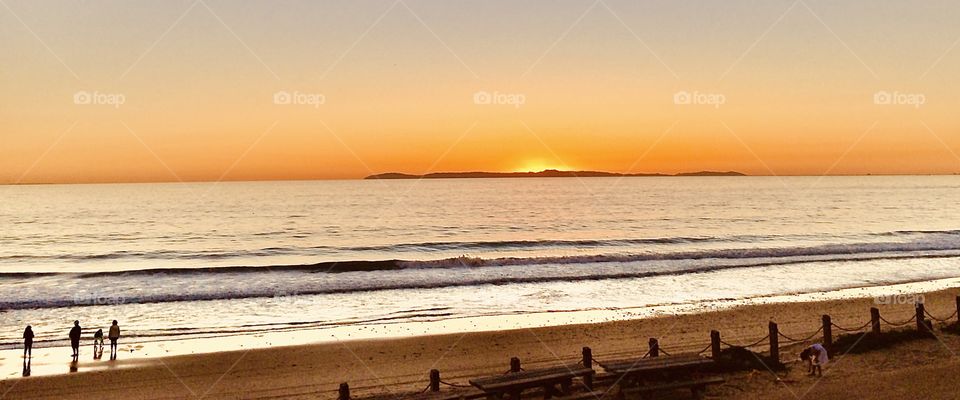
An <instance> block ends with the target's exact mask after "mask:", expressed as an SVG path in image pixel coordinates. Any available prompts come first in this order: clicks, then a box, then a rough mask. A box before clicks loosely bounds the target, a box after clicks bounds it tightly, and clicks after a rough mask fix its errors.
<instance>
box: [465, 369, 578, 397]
mask: <svg viewBox="0 0 960 400" xmlns="http://www.w3.org/2000/svg"><path fill="white" fill-rule="evenodd" d="M594 373H595V371H594V370H593V368H587V367H583V366H580V365H574V366H560V367H552V368H545V369H538V370H531V371H518V372H512V371H511V372H508V373H506V374H504V375H499V376H490V377H485V378H479V379H472V380H470V384H471V385H473V386H474V387H476V388H477V389H480V390H482V391H483V392H484V393H486V394H487V398H488V399H502V398H503V397H504V395H509V396H510V398H511V399H513V400H519V399H520V396H521V394H522V393H523V391H524V390H528V389H537V388H542V389H543V393H544V399H550V398H552V397H553V396H566V395H569V394H570V388H571V387H572V386H573V380H574V378H582V377H587V376H591V377H592V376H593V374H594ZM557 385H559V386H560V389H559V390H557V388H556V386H557Z"/></svg>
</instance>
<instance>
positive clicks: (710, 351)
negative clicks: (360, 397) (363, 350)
mask: <svg viewBox="0 0 960 400" xmlns="http://www.w3.org/2000/svg"><path fill="white" fill-rule="evenodd" d="M956 302H957V308H956V310H954V312H953V313H952V314H950V315H949V316H946V317H943V318H939V317H937V316H935V315H933V314H932V313H930V312H929V311H927V310H926V308H925V307H924V305H923V304H922V303H918V304H916V313H915V314H914V315H913V316H912V317H910V318H909V319H907V320H905V321H890V320H888V319H886V318H884V317H883V316H882V315H880V311H879V309H878V308H876V307H873V308H871V309H870V320H869V321H867V322H865V323H864V324H862V325H860V326H857V327H844V326H841V325H838V324H836V323H833V322H832V320H831V318H830V316H829V315H823V316H822V317H823V318H822V324H821V326H820V327H819V328H818V329H817V330H816V331H814V332H812V333H809V334H805V335H804V336H803V337H794V336H791V335H787V334H785V333H783V332H780V330H779V328H778V326H777V324H776V323H775V322H773V321H770V323H769V333H768V334H767V335H766V336H764V337H762V338H759V339H756V340H753V341H751V342H750V343H748V344H736V343H730V342H728V341H726V340H723V339H722V338H721V336H720V332H719V331H716V330H714V331H711V332H710V343H709V344H707V345H706V347H703V348H702V349H701V350H699V351H696V352H692V350H691V349H690V348H691V347H695V346H696V345H691V344H683V345H681V346H675V347H673V352H677V355H680V354H681V353H682V354H687V355H698V356H703V355H704V354H707V357H710V358H714V359H715V360H718V358H717V357H719V356H720V355H721V352H720V351H721V346H727V347H728V348H739V349H747V348H752V347H756V346H759V345H761V344H763V343H764V342H767V343H768V344H769V346H770V359H772V360H775V361H777V362H779V361H778V360H779V359H780V346H781V345H783V344H787V345H794V344H798V343H805V342H809V341H812V340H815V339H816V338H817V337H818V336H822V337H823V339H822V340H823V341H822V343H823V344H824V346H825V347H827V348H828V349H830V348H832V346H833V343H834V342H833V340H834V331H833V330H832V329H836V330H838V331H841V332H863V333H864V334H866V333H869V332H864V330H867V329H868V328H870V329H872V332H873V333H874V334H880V333H881V322H882V323H884V324H886V325H888V326H893V327H902V326H906V325H909V324H911V323H916V324H917V330H918V332H921V333H926V334H928V335H929V334H932V332H933V327H932V325H931V322H930V321H931V320H933V321H938V322H942V323H948V322H950V321H951V320H953V319H954V318H957V323H958V324H960V296H957V298H956ZM924 316H926V317H929V319H926V318H924ZM780 339H783V341H781V340H780ZM648 345H649V349H648V350H647V351H646V353H644V354H643V355H642V356H639V357H637V354H639V351H638V350H640V349H637V348H634V349H631V350H625V351H615V352H610V353H607V354H604V355H600V356H598V357H600V358H603V359H607V360H608V361H610V359H611V358H617V357H626V358H629V359H632V360H636V362H637V363H639V362H640V360H645V359H656V358H657V357H660V356H661V355H663V356H667V357H673V356H674V354H673V352H671V351H667V350H664V349H663V348H662V347H660V343H659V340H658V339H657V338H650V340H649V343H648ZM694 350H695V349H694ZM828 351H829V350H828ZM558 362H559V363H560V364H562V366H570V365H577V366H579V367H580V368H590V369H592V368H594V365H597V364H599V365H604V364H603V363H601V362H600V361H599V360H597V358H595V357H593V351H592V350H591V349H590V348H589V347H584V348H583V357H582V358H581V359H580V360H579V361H577V362H576V363H575V364H574V363H573V358H572V357H571V358H569V359H560V358H556V357H555V359H553V360H550V359H546V360H541V361H533V362H531V361H530V360H528V361H527V363H526V365H527V366H530V365H531V364H532V365H533V366H534V367H537V368H549V367H548V366H544V367H539V366H538V365H539V364H551V366H552V367H553V368H557V367H559V366H561V365H553V364H557V363H558ZM567 368H569V367H567ZM525 371H526V370H525V369H523V368H522V367H521V365H520V359H519V358H517V357H513V358H511V359H510V369H508V370H507V371H506V372H504V373H503V375H509V374H512V373H514V374H516V373H520V372H525ZM539 371H541V370H540V369H535V370H534V371H532V373H533V374H534V375H536V374H537V373H539ZM463 378H465V377H463V376H461V377H460V378H459V379H463ZM517 378H518V379H530V378H529V377H527V375H518V377H517ZM448 379H449V377H448ZM498 379H499V378H498ZM504 379H507V380H509V379H510V378H504ZM419 382H422V381H419ZM419 382H417V381H414V382H409V383H404V385H410V386H412V385H415V384H418V383H419ZM592 382H593V378H592V375H591V377H590V378H589V380H588V379H587V378H584V385H585V386H586V387H587V388H588V389H591V390H592ZM399 384H400V383H398V385H399ZM441 385H442V386H446V387H450V388H455V389H467V388H472V387H473V386H472V385H469V384H460V383H454V382H449V381H447V380H442V379H441V378H440V371H439V370H436V369H434V370H431V371H430V382H429V383H428V384H427V386H426V387H424V388H423V389H420V390H419V391H417V392H412V393H411V395H413V396H417V397H416V398H418V399H423V398H426V397H423V396H421V395H424V394H425V393H427V392H438V391H440V387H441ZM384 387H385V386H384ZM366 388H372V387H367V386H364V387H358V389H361V390H362V389H366ZM329 392H330V391H325V390H317V391H315V392H314V393H317V394H320V393H329ZM471 393H473V392H471ZM477 393H479V394H476V396H475V394H470V396H474V397H470V398H480V397H482V396H483V392H477ZM424 396H425V395H424ZM461 398H463V396H462V395H461ZM350 399H351V398H350V387H349V385H347V384H346V383H341V384H340V389H339V399H338V400H350Z"/></svg>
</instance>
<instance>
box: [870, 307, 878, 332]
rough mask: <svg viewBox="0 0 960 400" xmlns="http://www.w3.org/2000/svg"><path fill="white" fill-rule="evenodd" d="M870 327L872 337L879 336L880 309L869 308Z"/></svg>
mask: <svg viewBox="0 0 960 400" xmlns="http://www.w3.org/2000/svg"><path fill="white" fill-rule="evenodd" d="M870 325H871V326H872V328H873V329H872V331H873V334H874V335H879V334H880V309H879V308H876V307H870Z"/></svg>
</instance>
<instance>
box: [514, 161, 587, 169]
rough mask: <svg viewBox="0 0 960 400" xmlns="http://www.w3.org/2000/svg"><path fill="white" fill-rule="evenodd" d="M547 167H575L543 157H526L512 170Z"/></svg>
mask: <svg viewBox="0 0 960 400" xmlns="http://www.w3.org/2000/svg"><path fill="white" fill-rule="evenodd" d="M548 169H555V170H560V171H569V170H575V169H576V168H573V167H571V166H570V165H568V164H565V163H560V162H555V161H550V160H544V159H528V160H524V161H523V162H522V163H521V164H520V166H518V167H517V168H515V169H514V170H513V171H512V172H540V171H544V170H548Z"/></svg>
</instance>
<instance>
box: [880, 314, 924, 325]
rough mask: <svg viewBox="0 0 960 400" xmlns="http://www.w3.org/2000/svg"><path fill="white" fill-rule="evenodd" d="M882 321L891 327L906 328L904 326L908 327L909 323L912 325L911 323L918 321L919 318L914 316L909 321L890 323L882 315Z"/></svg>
mask: <svg viewBox="0 0 960 400" xmlns="http://www.w3.org/2000/svg"><path fill="white" fill-rule="evenodd" d="M880 320H881V321H883V322H884V323H886V324H887V325H891V326H904V325H906V324H909V323H911V322H914V321H916V320H917V316H916V315H914V316H912V317H910V319H908V320H906V321H903V322H890V321H888V320H887V319H886V318H884V317H883V316H882V315H881V316H880Z"/></svg>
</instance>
